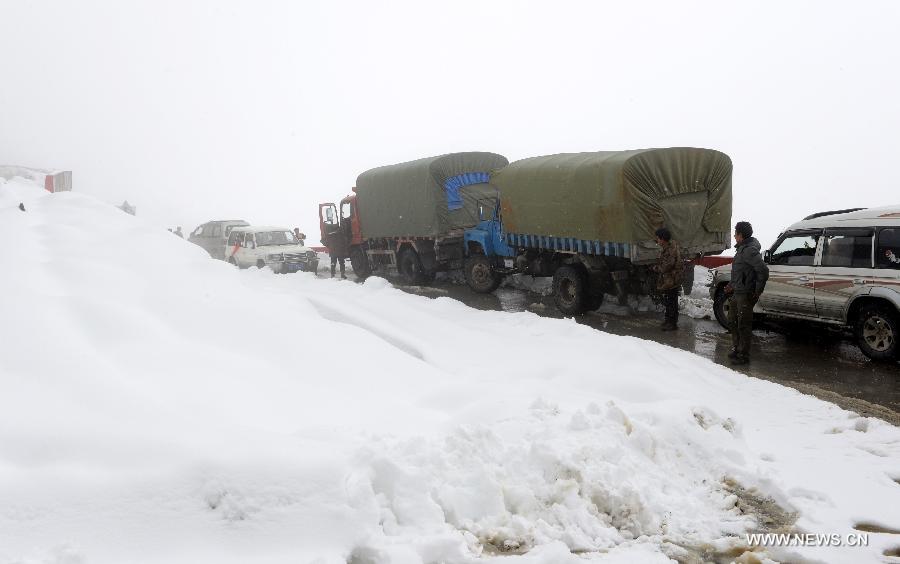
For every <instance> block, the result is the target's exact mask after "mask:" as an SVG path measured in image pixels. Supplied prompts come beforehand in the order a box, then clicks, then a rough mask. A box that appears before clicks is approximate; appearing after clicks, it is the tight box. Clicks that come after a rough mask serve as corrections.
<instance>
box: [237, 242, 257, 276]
mask: <svg viewBox="0 0 900 564" xmlns="http://www.w3.org/2000/svg"><path fill="white" fill-rule="evenodd" d="M256 253H257V247H256V234H254V233H247V234H245V235H244V244H243V245H241V248H240V249H239V250H238V256H239V257H240V259H239V264H240V266H242V267H244V268H248V267H251V266H255V265H256Z"/></svg>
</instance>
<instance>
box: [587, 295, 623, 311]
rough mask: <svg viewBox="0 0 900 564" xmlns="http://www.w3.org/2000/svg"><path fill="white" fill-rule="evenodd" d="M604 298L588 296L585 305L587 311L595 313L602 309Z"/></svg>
mask: <svg viewBox="0 0 900 564" xmlns="http://www.w3.org/2000/svg"><path fill="white" fill-rule="evenodd" d="M603 297H604V296H603V294H599V295H593V296H588V297H587V301H586V303H585V311H595V310H597V309H600V306H602V305H603ZM626 304H627V302H626Z"/></svg>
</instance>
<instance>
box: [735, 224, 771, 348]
mask: <svg viewBox="0 0 900 564" xmlns="http://www.w3.org/2000/svg"><path fill="white" fill-rule="evenodd" d="M734 240H735V242H736V243H737V245H736V246H735V250H734V262H733V263H732V265H731V283H729V284H728V286H726V287H725V293H726V294H730V295H731V308H730V309H729V311H728V324H729V325H731V342H732V344H733V348H732V351H731V353H730V354H729V355H728V358H730V359H731V364H747V363H748V362H750V337H751V335H752V330H753V306H755V305H756V302H758V301H759V297H760V296H761V295H762V293H763V290H764V289H765V287H766V281H767V280H768V279H769V267H768V266H767V265H766V263H765V262H764V261H763V259H762V256H760V254H759V250H760V248H761V247H760V244H759V241H757V240H756V239H754V238H753V226H752V225H750V224H749V223H748V222H746V221H739V222H738V223H737V225H735V226H734Z"/></svg>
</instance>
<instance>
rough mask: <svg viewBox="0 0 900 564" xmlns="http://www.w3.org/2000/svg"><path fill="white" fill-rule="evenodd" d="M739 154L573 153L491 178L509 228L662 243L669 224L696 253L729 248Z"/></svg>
mask: <svg viewBox="0 0 900 564" xmlns="http://www.w3.org/2000/svg"><path fill="white" fill-rule="evenodd" d="M731 170H732V166H731V159H730V158H729V157H728V155H725V154H724V153H720V152H719V151H714V150H710V149H694V148H667V149H644V150H636V151H608V152H596V153H569V154H560V155H550V156H543V157H533V158H529V159H523V160H520V161H516V162H513V163H511V164H510V165H509V166H506V167H504V168H502V169H499V170H497V171H495V172H494V173H493V174H492V175H491V183H492V184H493V185H494V186H496V187H497V188H498V190H499V191H500V194H501V200H500V201H501V213H502V219H503V228H504V231H506V232H508V233H522V234H535V235H545V236H553V237H572V238H576V239H585V240H590V241H593V240H601V241H612V242H622V243H631V244H637V245H639V246H641V247H644V248H654V249H655V247H656V245H655V242H654V241H655V236H654V232H655V231H656V229H657V228H659V227H662V226H666V227H668V228H669V229H670V230H671V231H672V235H673V238H674V239H676V240H677V241H678V242H679V243H680V244H681V245H682V247H685V248H691V250H692V251H693V252H707V253H708V252H721V251H723V250H725V249H726V248H728V244H729V242H730V238H729V235H730V230H731Z"/></svg>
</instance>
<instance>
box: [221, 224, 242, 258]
mask: <svg viewBox="0 0 900 564" xmlns="http://www.w3.org/2000/svg"><path fill="white" fill-rule="evenodd" d="M243 246H244V232H243V231H232V232H231V234H230V235H229V236H228V243H227V244H226V247H227V248H226V249H225V260H226V261H228V262H234V263H235V264H237V263H238V262H237V261H238V255H239V254H240V251H241V249H242V248H243Z"/></svg>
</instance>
